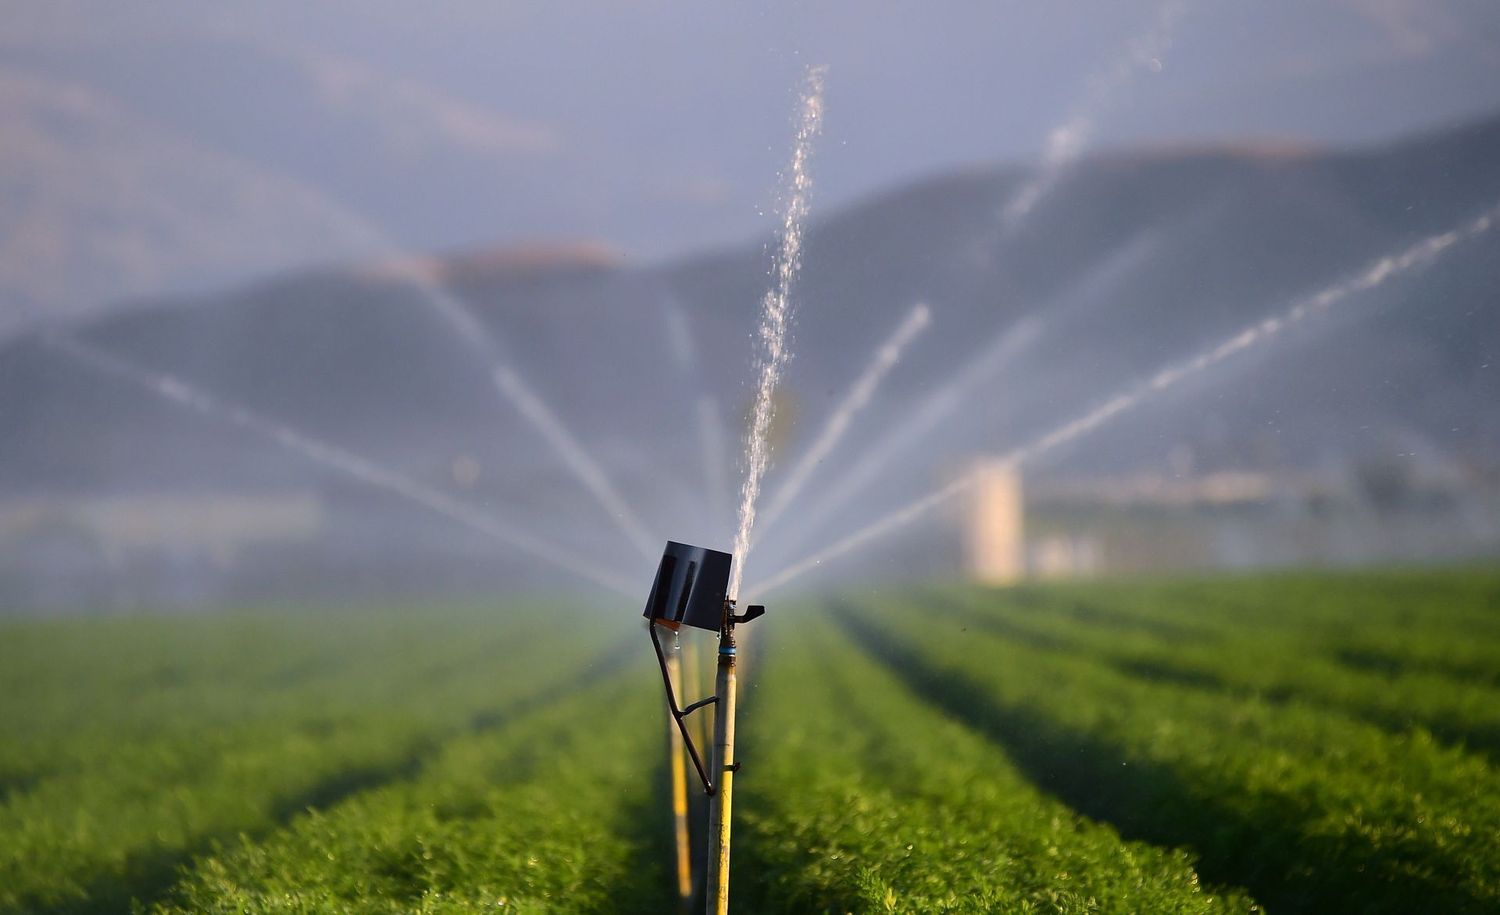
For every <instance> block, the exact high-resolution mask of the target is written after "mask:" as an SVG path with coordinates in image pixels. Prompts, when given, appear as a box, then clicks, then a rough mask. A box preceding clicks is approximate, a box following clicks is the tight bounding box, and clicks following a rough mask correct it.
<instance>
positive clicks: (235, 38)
mask: <svg viewBox="0 0 1500 915" xmlns="http://www.w3.org/2000/svg"><path fill="white" fill-rule="evenodd" d="M1179 5H1180V6H1181V15H1180V17H1179V18H1178V20H1177V22H1176V25H1175V27H1174V28H1172V29H1171V30H1170V35H1169V36H1158V37H1159V38H1165V37H1169V38H1170V40H1169V41H1166V40H1163V41H1161V42H1160V48H1158V49H1157V50H1156V51H1155V52H1153V53H1152V55H1151V56H1154V57H1155V58H1156V59H1157V63H1155V64H1151V65H1149V66H1133V67H1132V66H1130V65H1129V63H1128V62H1129V61H1130V60H1131V54H1132V49H1133V48H1134V47H1135V46H1136V44H1137V43H1139V42H1140V41H1141V39H1142V38H1143V37H1145V36H1148V35H1149V34H1150V33H1151V32H1152V30H1153V27H1154V26H1153V24H1154V23H1156V22H1158V20H1159V19H1160V17H1161V15H1162V11H1163V9H1164V6H1163V4H1162V3H1158V2H1139V0H1078V2H1063V3H1034V2H972V3H939V2H924V3H916V2H911V3H890V2H859V3H814V2H803V3H791V2H765V0H758V2H753V3H752V2H744V3H687V2H603V0H598V2H586V3H557V2H534V3H532V2H529V3H519V2H511V3H502V2H483V0H474V2H460V0H440V2H427V3H421V4H418V3H406V2H395V0H327V2H320V3H307V2H281V0H273V2H257V3H241V4H226V3H213V4H205V3H201V2H197V0H158V2H145V0H142V2H132V3H128V4H127V3H116V2H110V0H92V2H67V0H49V2H36V3H5V4H3V6H4V9H3V13H0V15H3V18H4V21H5V25H4V27H3V28H0V117H4V118H5V119H6V121H7V124H8V128H7V134H8V135H10V136H11V137H13V138H14V139H13V140H12V142H11V143H8V144H7V146H8V148H6V149H4V150H0V194H3V195H4V197H5V198H6V199H7V201H8V202H10V204H11V205H10V206H9V211H10V214H9V215H8V216H6V217H5V218H4V224H3V225H0V229H4V231H5V237H6V238H7V241H6V242H5V248H8V249H9V250H6V249H5V248H0V287H3V291H5V292H6V293H7V294H9V296H10V299H11V300H12V301H23V302H24V301H28V300H29V301H30V305H31V307H33V308H48V307H52V306H59V307H74V306H77V305H80V304H92V301H93V300H96V299H100V298H107V297H108V296H109V295H110V294H111V292H114V291H118V292H120V293H122V294H150V293H152V292H155V291H157V290H162V289H175V288H181V287H183V286H187V285H193V284H204V283H208V284H212V283H219V282H225V281H228V280H231V279H236V278H239V277H243V276H247V275H254V274H257V273H264V272H268V271H273V270H277V269H282V268H284V267H288V266H295V265H297V264H305V263H314V262H318V261H322V260H328V259H337V258H344V257H351V256H364V255H368V254H370V253H374V252H375V251H377V250H378V249H379V248H381V247H383V246H385V244H386V241H385V240H387V239H388V240H389V243H390V244H394V245H398V246H401V247H408V248H417V249H424V250H431V249H447V248H455V247H467V246H475V245H483V244H490V243H505V244H511V243H518V242H523V241H526V240H530V239H537V238H542V239H554V240H572V239H593V240H600V241H604V242H607V243H609V244H611V245H613V246H615V247H617V248H618V249H620V250H621V251H622V252H624V253H625V254H626V255H627V256H628V257H630V258H632V259H659V258H663V257H669V256H674V255H678V254H682V253H686V252H688V251H691V250H694V249H697V248H701V247H704V246H711V245H717V244H724V243H732V242H739V241H744V240H747V239H750V238H753V237H756V236H757V235H760V234H762V233H765V232H767V231H769V230H770V228H771V226H772V220H773V215H772V212H771V211H772V210H774V207H775V205H776V194H775V192H776V186H777V185H776V173H777V170H778V169H779V168H780V167H781V165H782V163H783V162H784V160H785V158H786V155H787V149H788V145H789V142H790V125H789V118H790V113H791V110H792V106H793V102H794V97H795V92H796V88H797V84H798V81H799V77H800V74H801V72H802V71H803V69H804V68H805V67H806V66H807V65H808V64H811V63H827V64H829V65H830V73H829V77H828V99H827V112H828V114H827V122H826V128H825V130H826V133H825V139H824V141H823V143H822V146H821V148H820V149H819V150H818V153H817V160H816V167H815V174H816V180H817V190H816V193H815V197H814V206H815V209H816V210H817V211H818V212H824V213H826V212H827V211H828V210H829V209H831V208H833V207H835V206H837V205H838V204H840V203H845V202H849V201H851V200H854V199H857V198H859V197H860V196H861V195H865V194H869V193H871V192H875V191H878V190H881V189H883V188H888V187H890V186H892V185H895V184H898V183H900V182H902V181H905V180H910V179H913V178H917V177H920V176H922V175H926V174H930V173H933V172H935V171H938V170H942V169H945V168H951V167H955V166H962V165H968V164H972V163H988V162H995V161H1005V160H1023V159H1030V158H1034V157H1036V156H1037V155H1039V153H1040V151H1041V150H1042V148H1043V146H1044V143H1045V141H1046V138H1047V135H1048V131H1049V130H1050V129H1051V128H1053V127H1055V126H1057V125H1058V124H1059V123H1061V122H1063V121H1064V120H1065V119H1066V118H1067V117H1068V116H1069V114H1070V113H1075V114H1076V113H1077V112H1079V111H1080V110H1083V109H1086V107H1087V104H1088V99H1090V98H1091V97H1098V96H1099V92H1098V88H1099V85H1100V83H1101V81H1105V82H1109V81H1110V80H1111V79H1112V77H1111V76H1110V74H1116V75H1118V74H1120V73H1122V72H1124V74H1125V75H1124V78H1121V79H1118V80H1116V81H1115V82H1113V83H1111V86H1110V88H1111V90H1112V91H1110V92H1107V93H1104V94H1103V98H1104V101H1103V103H1100V104H1096V105H1095V106H1094V108H1095V110H1096V112H1097V117H1096V118H1094V119H1093V120H1092V122H1091V124H1092V127H1093V128H1094V129H1093V130H1092V132H1091V133H1090V135H1089V136H1088V137H1087V139H1088V144H1089V146H1090V147H1109V146H1116V145H1120V144H1161V143H1175V142H1182V141H1191V142H1200V141H1219V140H1240V139H1247V138H1248V139H1273V140H1276V141H1278V142H1279V141H1284V140H1291V141H1295V142H1313V143H1349V142H1366V141H1374V140H1379V139H1381V138H1385V137H1388V136H1392V135H1396V134H1400V133H1402V132H1406V131H1411V130H1418V129H1422V128H1426V127H1431V126H1435V125H1442V124H1447V123H1452V122H1456V121H1459V120H1462V119H1465V118H1470V117H1475V116H1478V115H1482V114H1485V113H1490V112H1494V111H1496V110H1500V4H1496V3H1494V2H1492V0H1256V2H1253V3H1252V2H1230V0H1206V2H1192V0H1186V2H1182V3H1180V4H1179ZM1158 52H1159V53H1158ZM1122 68H1124V69H1123V70H1122ZM1091 93H1093V95H1092V96H1091ZM163 163H171V164H170V165H165V166H164V165H163ZM205 176H208V177H205ZM18 199H19V200H20V201H22V204H24V205H18V204H16V203H15V201H17V200H18ZM75 300H79V301H75ZM82 300H89V301H88V302H85V301H82Z"/></svg>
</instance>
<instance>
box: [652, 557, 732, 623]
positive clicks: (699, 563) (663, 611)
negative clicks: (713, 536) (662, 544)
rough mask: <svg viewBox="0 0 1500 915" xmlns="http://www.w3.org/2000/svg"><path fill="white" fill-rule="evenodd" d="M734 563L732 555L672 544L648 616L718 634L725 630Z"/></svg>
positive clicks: (658, 572)
mask: <svg viewBox="0 0 1500 915" xmlns="http://www.w3.org/2000/svg"><path fill="white" fill-rule="evenodd" d="M733 562H734V557H733V556H732V555H731V554H729V553H721V552H719V551H718V550H710V549H708V548H707V547H702V546H690V545H688V544H686V543H678V542H677V541H675V540H668V541H667V548H666V550H664V551H663V552H662V554H661V564H660V565H658V566H657V567H656V581H655V582H654V583H653V584H652V585H651V596H650V597H648V598H646V612H645V614H644V616H645V617H646V619H648V620H658V621H660V622H663V623H667V624H673V623H676V624H679V625H683V626H692V627H693V628H695V629H707V630H708V631H709V632H718V631H719V630H720V629H722V628H723V627H724V598H725V595H726V593H727V592H728V590H729V566H730V564H731V563H733Z"/></svg>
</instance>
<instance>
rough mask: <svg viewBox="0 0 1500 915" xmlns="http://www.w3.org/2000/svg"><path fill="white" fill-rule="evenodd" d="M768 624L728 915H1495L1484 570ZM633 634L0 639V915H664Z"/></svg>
mask: <svg viewBox="0 0 1500 915" xmlns="http://www.w3.org/2000/svg"><path fill="white" fill-rule="evenodd" d="M771 609H772V613H771V615H770V616H768V617H767V618H766V619H765V620H764V621H760V622H756V623H754V624H753V625H752V626H750V627H747V631H746V635H747V637H748V638H747V640H746V641H745V642H744V650H743V652H742V654H743V655H744V657H745V659H746V663H747V665H748V666H747V667H746V669H745V670H744V672H743V678H742V693H741V696H742V698H741V717H740V722H739V727H740V731H741V735H740V758H741V761H742V763H743V766H744V768H743V770H742V771H741V773H740V775H739V777H738V779H737V783H736V784H737V787H738V789H739V790H738V792H737V795H736V803H735V813H736V826H735V829H736V832H735V846H734V871H733V877H734V881H733V898H734V908H735V909H736V910H738V911H741V912H747V913H748V912H781V911H788V912H917V913H933V912H1119V913H1132V912H1245V911H1254V910H1262V909H1263V910H1266V911H1271V912H1340V911H1350V912H1390V913H1398V912H1400V913H1405V912H1418V911H1431V912H1494V911H1500V776H1497V767H1500V572H1495V571H1486V570H1464V571H1432V572H1402V573H1371V574H1349V575H1326V574H1323V575H1315V574H1310V573H1309V574H1287V575H1271V576H1257V577H1244V578H1219V579H1195V580H1175V581H1174V580H1164V581H1148V582H1108V583H1088V584H1058V585H1028V586H1024V587H1018V588H1011V589H1002V590H982V589H975V588H966V587H950V586H931V587H912V588H905V589H893V590H881V591H878V592H872V593H869V594H864V593H858V592H847V593H845V594H843V595H841V596H838V597H836V598H829V599H826V600H823V601H805V602H801V603H796V604H792V603H788V604H785V605H782V604H774V605H773V606H772V608H771ZM637 612H638V611H637V609H636V608H634V607H625V606H622V607H620V608H619V610H618V612H617V613H614V614H606V613H601V612H584V611H582V610H578V609H572V608H568V607H557V606H548V605H543V604H540V603H532V604H526V603H516V604H514V605H510V606H505V607H503V608H473V607H411V608H386V609H369V610H364V611H355V610H350V609H341V610H336V611H335V610H321V611H319V610H312V609H305V608H304V609H281V610H267V609H261V610H256V611H253V612H252V611H241V612H235V613H224V614H221V615H217V616H211V617H198V618H171V617H143V618H130V619H126V618H116V619H76V620H68V621H34V622H9V623H4V624H0V913H19V912H28V913H31V912H36V913H56V912H100V913H103V912H129V911H132V910H135V911H140V912H162V913H188V912H325V911H326V912H469V911H496V912H512V911H514V912H543V911H545V912H667V911H672V910H673V906H674V899H673V894H672V883H671V878H670V871H669V868H670V860H671V849H670V836H671V833H670V823H669V816H668V804H667V790H666V785H665V771H666V760H665V745H666V739H665V728H666V725H665V720H664V711H663V708H662V702H661V698H660V685H659V682H658V681H657V679H656V672H655V669H654V661H653V660H652V658H651V651H650V648H649V645H648V642H647V640H646V638H645V635H644V633H643V632H642V629H641V622H640V621H639V619H638V618H636V613H637ZM703 644H704V646H705V647H707V645H708V639H707V636H706V634H705V637H704V643H703ZM707 654H708V652H704V655H705V656H706V655H707Z"/></svg>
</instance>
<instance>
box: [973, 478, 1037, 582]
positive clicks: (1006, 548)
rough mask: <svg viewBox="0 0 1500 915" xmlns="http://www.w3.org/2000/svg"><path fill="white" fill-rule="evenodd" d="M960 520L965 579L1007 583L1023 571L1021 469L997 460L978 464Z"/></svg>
mask: <svg viewBox="0 0 1500 915" xmlns="http://www.w3.org/2000/svg"><path fill="white" fill-rule="evenodd" d="M975 472H976V473H977V474H978V478H979V482H978V485H976V486H975V487H974V496H973V499H972V501H971V502H970V503H969V506H968V517H967V518H966V519H965V522H964V563H965V567H966V568H965V570H966V571H967V573H968V575H969V578H970V579H972V580H973V581H976V582H980V583H982V584H987V585H1007V584H1012V583H1014V582H1016V581H1019V580H1020V579H1021V577H1022V576H1023V575H1025V573H1026V542H1025V526H1024V523H1023V519H1024V504H1023V500H1022V493H1021V471H1020V470H1019V469H1018V468H1017V467H1016V466H1015V465H1013V464H1008V463H1003V462H1000V461H988V462H985V463H982V464H981V465H980V466H979V467H978V468H977V469H976V471H975Z"/></svg>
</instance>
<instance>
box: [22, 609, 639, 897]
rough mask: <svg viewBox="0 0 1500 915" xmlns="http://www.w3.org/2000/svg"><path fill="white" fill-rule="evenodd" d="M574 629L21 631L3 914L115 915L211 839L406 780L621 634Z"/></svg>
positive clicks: (321, 626) (101, 626)
mask: <svg viewBox="0 0 1500 915" xmlns="http://www.w3.org/2000/svg"><path fill="white" fill-rule="evenodd" d="M547 618H548V617H547V616H546V615H544V614H536V615H535V619H537V620H538V621H541V620H546V619H547ZM564 626H565V628H568V629H572V630H575V631H571V632H568V633H567V634H566V637H563V636H562V635H561V634H558V633H554V632H553V630H552V627H551V625H550V624H543V623H541V622H536V623H521V624H519V625H517V624H515V623H514V622H510V623H507V624H505V625H504V626H497V625H496V624H495V621H494V620H493V619H492V618H491V619H486V618H485V617H483V616H480V615H478V614H475V613H468V614H455V613H453V612H451V611H450V612H446V613H441V612H437V613H429V614H426V615H425V616H416V615H411V614H402V615H388V614H380V615H375V614H365V615H354V614H347V615H342V614H341V615H320V616H317V617H307V616H302V617H297V616H260V617H255V618H249V619H241V618H231V619H221V620H194V621H186V620H172V621H168V620H144V621H142V620H137V621H124V620H118V621H76V622H69V623H61V624H25V625H18V626H14V627H11V629H12V631H11V632H10V633H9V635H11V636H12V637H11V638H6V639H3V640H0V642H3V644H4V646H5V647H4V648H3V649H0V652H3V655H4V658H3V661H0V669H3V670H5V671H7V676H6V679H7V683H6V690H5V692H4V697H3V700H0V771H3V772H5V773H7V777H8V778H9V779H10V780H11V784H12V786H13V787H12V789H11V790H10V791H9V792H8V795H7V796H6V798H5V803H4V804H3V806H0V912H12V911H80V912H113V911H120V910H122V909H123V908H125V907H126V905H127V902H128V901H129V900H130V899H131V898H132V897H146V898H149V897H151V896H153V895H157V894H159V893H160V892H162V891H163V890H164V889H165V888H166V887H167V886H169V885H170V884H171V882H172V881H173V879H174V878H175V876H176V872H177V869H178V867H179V866H181V865H182V864H184V863H185V862H187V861H188V860H190V858H191V856H192V855H193V854H194V853H196V852H199V851H202V850H204V849H206V848H207V847H208V846H209V844H210V842H212V841H213V840H216V839H230V838H233V837H234V836H236V835H238V834H241V833H250V834H254V833H261V832H266V831H269V830H273V829H275V828H276V827H277V826H279V825H280V824H282V823H285V822H286V821H288V820H289V819H290V818H292V817H293V816H295V815H296V814H297V813H298V812H300V811H301V810H303V809H305V808H307V807H319V806H324V805H327V804H329V803H333V802H335V801H337V800H338V799H339V798H341V797H344V796H346V795H350V794H353V793H357V792H359V791H362V790H365V789H367V788H370V787H372V786H374V785H379V784H381V783H383V782H385V781H390V780H397V779H402V778H405V777H407V776H408V775H409V774H410V773H411V772H412V771H414V770H415V769H416V768H417V767H419V766H420V765H421V763H422V761H423V759H424V758H425V757H426V756H427V755H429V754H430V753H432V752H433V751H434V749H435V748H436V747H437V746H439V745H440V744H441V743H442V742H443V741H445V740H447V739H450V738H451V737H453V736H455V735H459V734H463V733H466V732H469V731H474V730H481V731H482V730H486V729H490V728H493V727H495V726H496V725H498V724H499V723H500V722H501V721H502V720H503V717H504V716H505V715H506V714H508V713H509V712H510V711H511V710H514V709H517V708H520V707H524V706H526V705H528V704H530V703H534V702H536V701H538V700H540V699H541V698H543V697H545V696H546V695H547V693H548V692H549V691H552V690H558V689H563V688H566V687H567V685H568V684H569V682H570V681H571V680H572V679H573V678H574V677H575V676H576V675H577V673H578V669H579V668H581V667H582V666H583V664H584V662H585V660H586V659H588V658H590V657H592V656H595V655H597V654H598V653H599V652H601V651H603V650H605V648H606V646H607V644H608V643H609V640H610V638H613V637H617V636H618V635H619V634H620V632H619V630H617V629H616V630H608V631H600V630H599V629H598V628H597V627H590V626H579V625H573V626H569V625H568V624H566V623H565V624H564ZM606 636H608V637H606ZM538 642H541V643H544V647H545V649H546V650H545V651H537V650H536V649H537V647H538ZM614 654H616V655H618V652H616V653H614Z"/></svg>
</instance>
